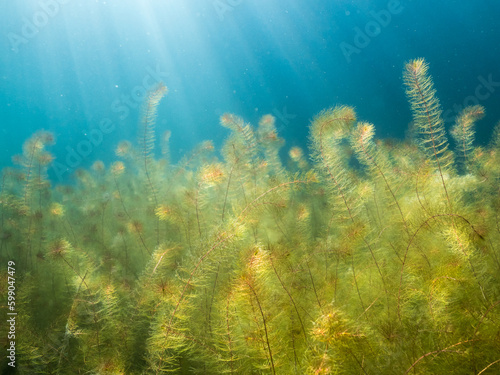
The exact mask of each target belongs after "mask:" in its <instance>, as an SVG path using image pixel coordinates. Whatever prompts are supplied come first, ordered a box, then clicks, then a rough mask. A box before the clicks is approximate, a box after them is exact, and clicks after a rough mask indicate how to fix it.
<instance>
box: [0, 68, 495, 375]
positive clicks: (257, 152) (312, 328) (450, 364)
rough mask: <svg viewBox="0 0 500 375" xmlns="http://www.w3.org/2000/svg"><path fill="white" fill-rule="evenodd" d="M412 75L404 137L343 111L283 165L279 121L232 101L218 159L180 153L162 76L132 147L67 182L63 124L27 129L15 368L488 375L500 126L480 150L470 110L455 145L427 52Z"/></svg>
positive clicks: (3, 199) (1, 273)
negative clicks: (60, 144) (251, 116)
mask: <svg viewBox="0 0 500 375" xmlns="http://www.w3.org/2000/svg"><path fill="white" fill-rule="evenodd" d="M403 74H404V82H405V86H406V94H407V97H408V100H409V103H410V106H411V110H412V113H413V125H412V126H411V129H410V131H409V132H408V135H409V137H408V139H406V140H405V141H401V142H396V141H394V140H391V141H383V140H378V139H375V137H374V136H375V128H374V125H373V124H370V123H367V122H358V121H357V118H356V113H355V110H354V109H353V108H351V107H348V106H336V107H332V108H329V109H326V110H324V111H322V112H321V113H319V114H318V115H317V116H316V117H315V118H314V119H313V120H312V122H311V125H310V148H311V151H312V155H311V158H307V157H306V156H305V155H304V153H303V151H302V150H301V149H299V148H296V147H294V148H292V149H290V150H289V158H288V160H287V161H286V163H285V164H284V163H283V161H282V159H281V158H280V156H279V152H280V149H281V148H282V147H283V145H284V141H283V139H281V138H280V137H279V136H278V134H277V131H276V127H275V119H274V118H273V117H272V116H270V115H267V116H264V117H262V119H261V120H260V122H259V124H258V126H257V127H255V128H254V127H252V126H251V125H250V124H247V123H245V121H243V120H242V119H241V118H239V117H237V116H235V115H232V114H224V115H223V116H222V117H221V119H220V123H221V125H222V126H223V127H225V128H227V129H228V131H229V136H228V138H227V139H226V140H225V142H224V144H223V146H222V148H221V150H220V152H219V156H216V154H215V152H214V146H213V144H212V142H210V141H206V142H203V143H201V144H200V145H199V146H198V147H197V148H196V149H195V150H193V151H192V152H191V154H189V155H187V156H185V157H184V158H183V159H182V160H181V161H180V162H178V163H177V164H172V163H171V162H170V159H169V137H170V133H165V134H164V135H162V136H161V137H156V134H155V119H156V109H157V106H158V104H159V103H160V101H161V100H162V98H163V97H164V96H165V95H166V94H167V89H166V87H165V86H163V85H159V86H158V87H157V88H155V89H154V90H152V91H151V92H150V93H149V96H148V98H147V100H146V102H145V103H144V108H143V115H142V121H141V124H140V126H139V136H138V138H139V139H138V142H137V143H135V144H134V143H131V142H129V141H123V142H121V143H119V144H118V145H117V147H116V149H115V153H116V161H115V162H113V163H112V164H111V165H105V164H104V163H103V162H101V161H95V163H94V164H93V166H92V167H91V168H90V169H89V170H84V169H81V170H78V171H77V172H76V174H75V183H74V184H72V185H69V186H55V187H52V186H51V184H50V183H49V180H48V177H47V168H48V167H49V166H50V163H51V161H52V160H53V158H54V157H53V156H52V155H51V154H50V152H49V151H47V150H48V148H49V146H50V145H51V144H52V143H53V142H54V137H53V136H52V135H51V134H50V133H48V132H45V131H40V132H38V133H36V134H34V135H33V136H32V137H31V138H30V139H28V140H27V141H26V142H25V144H24V146H23V151H22V154H21V155H19V156H16V157H15V158H14V161H15V162H16V164H17V165H18V167H17V168H8V169H5V170H4V171H3V173H2V177H1V185H0V186H1V190H0V191H1V195H0V209H1V212H0V260H1V264H2V266H1V269H0V280H1V283H2V288H1V295H0V301H2V302H1V303H0V305H1V306H2V312H5V313H6V312H7V309H6V305H7V303H6V301H7V298H8V297H7V291H6V289H5V288H4V287H3V285H7V278H8V273H7V262H8V261H14V262H15V265H16V288H17V289H16V311H17V312H18V316H17V325H16V369H17V370H18V372H19V373H21V374H161V373H174V374H273V375H274V374H286V375H289V374H495V373H498V372H499V371H500V218H499V214H500V184H499V182H500V125H497V127H496V129H495V131H494V133H493V136H492V139H491V143H490V144H489V145H488V146H485V147H477V146H475V145H474V123H475V122H476V121H477V120H478V119H480V118H481V117H482V116H484V109H483V107H481V106H474V107H468V108H465V109H464V110H463V112H462V113H461V114H460V115H459V116H458V117H457V119H456V123H455V125H454V126H453V128H452V129H451V132H450V135H451V138H452V140H453V144H451V143H450V140H449V139H448V136H447V132H446V130H445V128H444V124H443V120H442V118H441V108H440V104H439V100H438V98H437V95H436V92H435V89H434V87H433V82H432V79H431V77H430V75H429V73H428V65H427V63H426V62H425V61H424V60H422V59H417V60H413V61H410V62H408V63H407V64H406V66H405V69H404V73H403ZM5 316H6V315H4V317H5ZM2 319H4V318H2ZM0 337H1V340H2V341H0V342H2V344H3V345H2V348H3V349H7V342H6V337H7V327H6V326H5V325H4V324H2V328H1V332H0ZM5 352H6V351H5V350H4V353H5ZM0 363H1V364H2V366H3V367H2V369H7V368H8V366H7V363H6V359H5V356H2V362H0Z"/></svg>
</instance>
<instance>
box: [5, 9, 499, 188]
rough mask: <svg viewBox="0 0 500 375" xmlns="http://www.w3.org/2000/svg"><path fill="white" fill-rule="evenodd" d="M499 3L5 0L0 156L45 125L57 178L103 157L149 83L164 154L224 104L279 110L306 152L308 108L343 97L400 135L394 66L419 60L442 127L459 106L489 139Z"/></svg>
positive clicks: (192, 137) (129, 123) (175, 151)
mask: <svg viewBox="0 0 500 375" xmlns="http://www.w3.org/2000/svg"><path fill="white" fill-rule="evenodd" d="M499 15H500V2H499V1H493V0H491V1H463V0H462V1H451V0H442V1H439V2H437V1H425V0H424V1H422V0H420V1H416V0H414V1H412V0H401V1H393V0H391V1H368V0H364V1H345V0H338V1H337V0H336V1H332V0H328V1H327V0H307V1H305V0H302V1H298V0H289V1H277V0H274V1H273V0H207V1H202V0H198V1H194V0H191V1H188V0H184V1H180V0H178V1H173V0H171V1H166V0H157V1H152V0H151V1H146V0H141V1H137V0H134V1H132V0H108V1H98V0H93V1H90V0H22V1H12V2H2V4H1V5H0V17H1V19H2V22H0V35H1V39H0V48H1V50H2V54H1V59H0V129H1V133H0V134H1V138H0V166H2V167H3V166H8V165H11V160H10V158H11V156H12V155H14V154H17V153H20V152H21V147H22V143H23V141H24V140H25V139H26V138H28V137H29V136H30V135H31V134H32V133H33V132H34V131H36V130H37V129H40V128H44V129H46V130H50V131H52V132H54V133H55V135H56V138H57V144H56V145H55V146H54V147H53V148H52V151H53V153H54V155H55V156H56V158H57V159H56V160H57V162H58V163H59V166H61V165H62V166H63V167H64V168H65V169H63V170H61V169H59V170H58V171H54V170H51V178H53V179H57V180H61V181H62V180H65V179H67V178H68V177H69V176H70V174H71V172H72V171H73V170H74V168H75V167H78V166H87V165H89V164H90V163H91V162H92V161H94V160H96V159H103V160H105V161H110V160H112V159H113V158H114V155H113V150H114V147H115V146H116V144H117V143H118V141H119V140H122V139H129V140H135V138H136V129H137V124H138V121H139V118H140V104H141V102H142V96H143V94H144V91H145V88H148V87H150V86H152V85H153V84H154V83H155V82H156V81H159V80H162V81H163V82H164V83H165V84H166V85H167V87H168V88H169V93H168V95H167V97H166V99H164V100H163V101H162V102H161V104H160V107H159V116H158V122H157V132H158V134H160V133H162V132H163V131H165V130H171V132H172V138H171V148H172V158H173V159H178V158H179V157H180V156H181V155H182V154H184V153H185V152H187V151H189V150H190V149H191V148H193V147H194V146H195V145H196V144H197V143H199V142H200V141H202V140H205V139H212V140H213V141H214V143H215V144H216V146H217V145H220V144H221V143H222V141H223V139H224V137H226V136H227V134H228V131H227V129H224V128H222V127H221V126H220V125H219V124H218V118H219V116H220V115H221V114H222V113H224V112H231V113H235V114H237V115H240V116H242V117H243V118H244V119H245V120H246V121H249V122H251V123H253V124H256V123H257V122H258V119H259V117H260V116H262V115H264V114H267V113H271V114H274V115H275V116H276V117H277V125H278V128H279V130H280V134H281V135H282V136H283V137H284V138H285V139H286V142H287V143H286V147H287V148H288V147H291V146H295V145H298V146H301V147H304V148H306V147H307V135H308V126H309V122H310V120H311V118H312V117H313V116H314V115H315V114H317V113H318V112H319V111H320V110H321V109H323V108H327V107H330V106H332V105H335V104H338V103H339V104H348V105H352V106H355V107H356V111H357V113H358V116H359V118H360V119H361V120H366V121H370V122H373V123H374V124H375V126H376V129H377V136H378V137H397V138H402V137H403V136H404V133H405V131H406V129H407V127H408V124H409V123H410V121H411V115H410V110H409V106H408V104H407V101H406V97H405V94H404V88H403V83H402V81H401V77H402V69H403V66H404V63H405V62H406V61H408V60H410V59H414V58H418V57H424V58H425V59H426V60H427V61H428V62H429V64H430V73H431V75H432V76H433V79H434V82H435V86H436V89H437V96H438V97H439V98H440V100H441V104H442V107H443V110H444V118H445V121H446V124H447V127H450V126H451V125H452V124H453V118H454V117H455V116H456V114H457V113H458V112H459V110H460V108H461V107H463V105H464V104H477V103H479V104H481V105H483V106H484V107H485V108H486V117H485V118H484V119H483V120H481V121H480V122H478V124H477V142H478V143H479V144H486V143H487V142H488V139H489V137H490V134H491V131H492V129H493V127H494V125H495V123H496V122H498V121H499V120H500V105H499V103H500V64H499V62H500V49H499V48H500V47H499V42H498V41H499V39H498V38H499V36H500V23H499V22H498V16H499ZM89 137H90V140H89ZM91 142H93V143H91ZM82 144H85V145H87V146H88V145H91V147H87V148H85V147H83V146H82ZM78 147H80V149H79V154H78V156H77V157H73V158H72V156H71V155H73V156H74V154H73V153H74V151H75V150H76V149H77V148H78ZM82 147H83V148H82ZM68 161H69V162H70V163H68Z"/></svg>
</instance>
